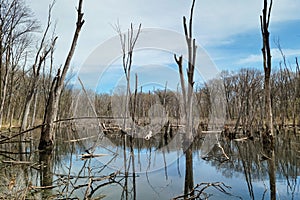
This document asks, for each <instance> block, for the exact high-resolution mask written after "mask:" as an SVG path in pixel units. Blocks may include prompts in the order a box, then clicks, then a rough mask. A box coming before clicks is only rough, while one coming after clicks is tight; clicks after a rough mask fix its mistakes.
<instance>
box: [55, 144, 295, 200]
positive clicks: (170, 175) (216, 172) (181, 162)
mask: <svg viewBox="0 0 300 200" xmlns="http://www.w3.org/2000/svg"><path fill="white" fill-rule="evenodd" d="M106 148H108V149H110V150H114V151H115V152H117V153H118V154H119V155H118V156H117V157H116V159H113V160H112V162H111V163H110V164H108V167H107V168H106V169H105V170H103V171H101V173H98V172H99V171H100V169H102V168H101V167H102V166H104V165H105V164H107V163H108V161H111V158H113V155H112V153H111V152H110V151H108V150H105V149H104V148H101V147H99V148H97V149H96V151H95V153H96V154H97V153H104V154H107V156H103V157H99V158H94V159H90V160H86V161H83V160H81V159H80V156H73V158H72V172H71V175H75V176H76V175H78V172H79V171H80V170H81V168H82V166H83V165H84V163H85V162H86V166H85V167H88V166H90V168H91V169H93V170H92V174H93V175H95V176H101V175H107V174H110V173H112V172H115V171H117V170H121V171H123V165H124V164H123V150H122V149H123V147H117V150H116V146H114V145H109V144H108V145H106ZM127 150H128V151H127V159H128V157H129V155H130V152H129V148H127ZM150 151H151V156H150ZM134 154H135V164H136V165H135V166H136V168H135V169H136V172H137V178H136V182H137V199H170V198H172V197H175V196H177V195H180V194H182V193H183V188H184V176H185V156H183V155H182V150H181V149H178V150H176V149H171V148H170V149H169V151H167V150H165V151H164V153H163V151H162V149H159V150H157V149H155V148H149V149H147V148H143V149H141V150H138V149H134ZM164 154H165V160H166V165H165V164H164ZM193 155H194V156H193V163H194V164H193V172H194V183H195V185H196V184H197V183H203V182H208V183H211V182H223V183H224V184H226V185H228V186H230V187H231V188H232V189H229V190H228V191H229V192H230V193H231V194H233V195H234V196H240V197H242V198H243V199H249V198H250V196H249V191H248V187H247V182H246V180H245V177H244V174H243V173H242V172H236V171H235V170H233V169H229V168H228V169H225V168H222V165H220V166H218V167H215V166H213V165H212V163H211V161H205V160H203V159H202V158H201V152H200V151H195V152H194V154H193ZM63 162H65V165H62V166H65V167H67V166H68V162H69V158H68V159H64V160H63ZM128 162H129V159H128V160H127V163H128ZM139 162H140V163H139ZM149 162H150V165H149ZM229 162H230V161H229ZM89 164H90V165H89ZM265 164H266V162H262V165H265ZM165 167H166V168H165ZM265 167H266V166H264V167H263V168H265ZM57 170H58V171H60V173H65V174H66V173H68V170H67V168H64V169H61V168H59V169H57ZM131 170H132V169H131V168H130V169H129V172H131ZM143 170H144V171H143ZM223 170H227V171H228V172H230V173H231V176H226V177H225V176H224V174H223V173H224V171H223ZM278 173H279V172H278ZM81 175H85V176H87V175H88V173H87V168H86V171H85V172H84V173H83V174H81ZM121 175H122V174H121ZM266 177H267V175H266ZM266 177H264V178H258V179H254V178H252V186H253V192H254V195H255V199H262V197H263V195H264V191H265V189H266V188H267V189H268V188H269V180H268V178H266ZM85 180H86V179H80V181H79V182H78V184H79V183H85ZM129 180H130V181H129V189H131V187H132V178H129ZM295 181H296V182H293V183H294V184H296V185H295V196H294V199H297V198H298V196H297V195H299V193H300V190H299V185H298V184H297V183H299V181H300V179H299V177H297V179H296V180H295ZM276 184H277V185H276V187H277V195H278V197H280V198H281V199H290V198H291V196H290V195H291V194H290V191H288V188H287V181H286V179H285V178H284V177H282V176H280V175H279V174H277V177H276ZM206 192H208V193H211V194H213V197H212V199H217V200H218V199H219V200H221V199H238V198H236V197H234V196H227V195H224V194H222V193H220V192H218V191H217V190H216V189H213V188H210V189H207V190H206ZM121 193H122V190H121V188H120V187H118V186H116V185H114V186H106V187H104V188H103V189H101V190H99V191H98V194H105V195H107V199H120V196H121ZM76 194H77V195H84V191H80V190H78V191H77V193H76ZM269 198H270V197H269V191H267V192H266V193H265V199H269Z"/></svg>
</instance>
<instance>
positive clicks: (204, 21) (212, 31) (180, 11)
mask: <svg viewBox="0 0 300 200" xmlns="http://www.w3.org/2000/svg"><path fill="white" fill-rule="evenodd" d="M26 2H28V4H29V6H30V7H31V8H32V9H33V11H34V12H35V13H36V16H37V18H39V19H40V20H41V21H42V22H45V21H46V19H47V12H46V11H47V7H48V4H50V3H51V2H52V0H44V1H40V0H28V1H26ZM190 3H191V2H190V1H186V0H178V1H176V2H175V1H174V0H164V1H160V0H152V1H140V0H122V1H120V0H103V1H101V2H99V1H85V2H84V13H85V15H84V18H85V20H86V23H85V24H84V27H83V29H82V33H81V35H80V40H79V43H78V48H77V49H76V54H75V58H74V63H75V64H76V65H80V64H82V63H83V62H84V60H85V59H86V58H87V57H88V55H89V54H90V52H92V51H93V50H94V49H95V48H96V47H97V46H98V45H99V44H101V43H102V42H104V41H105V40H107V39H108V38H110V37H111V36H113V35H115V34H116V33H115V31H114V30H113V28H112V25H113V24H115V23H116V22H117V21H118V20H119V22H120V24H121V26H122V28H123V29H124V30H125V29H127V27H128V26H129V24H130V23H131V22H133V23H134V24H138V23H142V25H143V27H158V28H167V29H171V30H175V31H177V32H180V33H182V32H183V29H182V16H183V15H188V14H189V7H190ZM76 4H77V2H76V1H69V0H60V1H57V3H56V6H55V7H54V12H53V19H54V20H57V21H58V24H57V35H58V36H59V40H58V43H57V51H56V59H57V62H58V63H59V64H60V63H62V61H63V60H64V58H65V57H66V54H67V51H68V48H69V44H70V42H71V36H72V34H73V31H74V24H75V20H76V10H75V7H76ZM299 7H300V1H298V0H285V1H275V2H274V5H273V12H272V23H276V22H284V21H287V20H295V19H299V18H300V15H299V9H298V8H299ZM261 8H262V1H261V0H252V1H236V0H218V1H197V3H196V7H195V19H194V27H195V29H194V33H195V34H194V35H195V37H196V38H197V41H198V42H199V43H200V44H204V45H220V44H224V43H227V42H228V41H229V42H230V41H231V40H232V38H231V37H232V36H234V35H236V34H239V33H243V32H247V31H249V30H253V29H256V28H257V29H259V15H260V12H261Z"/></svg>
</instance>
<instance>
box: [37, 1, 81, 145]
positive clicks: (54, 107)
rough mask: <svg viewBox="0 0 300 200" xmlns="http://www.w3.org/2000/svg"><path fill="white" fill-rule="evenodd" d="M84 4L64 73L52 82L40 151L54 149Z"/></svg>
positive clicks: (78, 18)
mask: <svg viewBox="0 0 300 200" xmlns="http://www.w3.org/2000/svg"><path fill="white" fill-rule="evenodd" d="M82 2H83V0H79V3H78V8H77V22H76V29H75V33H74V36H73V41H72V44H71V48H70V50H69V53H68V56H67V58H66V61H65V64H64V66H63V69H62V72H61V70H60V69H59V70H58V72H57V74H56V76H55V78H54V79H53V81H52V86H51V90H50V92H49V97H48V101H47V104H46V109H45V114H44V121H43V122H44V124H45V126H43V127H42V131H41V138H40V144H39V149H40V150H52V148H53V144H54V142H53V134H54V124H53V122H54V120H56V117H57V112H58V104H59V100H60V95H61V92H62V89H63V85H64V80H65V78H66V75H67V72H68V69H69V67H70V63H71V60H72V57H73V55H74V52H75V48H76V45H77V41H78V37H79V33H80V30H81V27H82V26H83V24H84V20H83V13H82Z"/></svg>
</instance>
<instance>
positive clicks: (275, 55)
mask: <svg viewBox="0 0 300 200" xmlns="http://www.w3.org/2000/svg"><path fill="white" fill-rule="evenodd" d="M282 52H283V54H284V56H285V57H286V59H287V60H289V59H294V58H295V57H298V56H300V49H282ZM271 54H272V59H273V62H279V61H280V60H282V59H283V58H282V55H281V53H280V51H279V50H278V49H277V48H273V49H271ZM258 62H262V55H261V54H252V55H249V56H247V57H245V58H242V59H240V60H238V61H237V64H238V65H245V64H253V63H258Z"/></svg>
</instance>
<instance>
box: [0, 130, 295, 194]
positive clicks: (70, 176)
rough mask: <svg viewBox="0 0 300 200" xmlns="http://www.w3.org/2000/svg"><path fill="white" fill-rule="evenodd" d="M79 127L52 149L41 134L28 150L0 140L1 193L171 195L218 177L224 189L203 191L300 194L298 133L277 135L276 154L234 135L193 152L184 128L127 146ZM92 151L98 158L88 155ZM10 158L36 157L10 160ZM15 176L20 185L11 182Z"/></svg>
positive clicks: (205, 138) (212, 137)
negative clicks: (43, 146)
mask: <svg viewBox="0 0 300 200" xmlns="http://www.w3.org/2000/svg"><path fill="white" fill-rule="evenodd" d="M80 131H81V133H80ZM80 131H78V133H77V134H78V135H77V136H74V133H71V132H69V131H61V133H59V134H58V135H59V136H56V139H57V145H56V147H55V151H54V152H53V153H52V154H45V155H43V154H41V155H40V154H39V153H38V152H36V151H34V149H35V148H36V145H35V143H36V141H35V140H33V141H32V142H31V143H30V142H27V143H22V145H23V150H25V151H27V154H17V153H15V154H12V153H11V152H18V149H19V148H20V145H19V144H18V143H14V144H1V154H0V159H1V160H2V161H3V162H2V163H1V164H0V166H1V179H2V181H1V182H2V185H1V188H2V189H0V191H1V192H0V193H2V194H1V196H3V195H4V194H7V195H10V194H11V193H13V192H18V189H19V193H20V191H21V192H24V191H23V189H24V187H25V186H27V189H28V185H33V186H37V187H35V188H34V189H32V188H29V189H28V191H27V192H28V193H27V198H28V199H30V198H31V199H46V198H49V199H67V198H75V199H84V198H85V197H89V198H91V199H102V198H103V199H172V198H174V197H177V196H179V195H183V194H184V188H185V186H187V185H189V184H193V186H196V185H197V184H201V185H200V186H199V188H198V189H201V188H204V187H205V186H207V184H208V183H215V184H216V185H217V184H220V186H222V188H223V189H224V191H223V192H222V191H219V190H217V188H215V187H213V186H210V187H208V188H207V189H205V190H203V192H202V194H201V196H200V197H201V198H204V197H209V199H271V188H272V189H274V188H275V192H276V198H277V199H300V184H299V181H300V178H299V175H300V133H299V131H298V132H297V131H296V132H294V131H287V130H286V131H282V132H281V133H279V134H278V135H276V145H275V150H274V152H273V154H272V153H271V154H270V152H269V150H268V149H264V148H263V147H262V144H261V142H260V141H259V140H258V139H254V140H249V139H247V140H241V141H235V140H229V139H225V138H223V137H222V136H221V135H220V134H219V133H207V134H203V135H202V136H200V137H199V138H197V139H195V140H194V141H193V144H192V146H191V147H190V149H191V155H187V153H186V151H185V150H184V149H186V147H183V148H182V142H181V141H182V139H181V137H182V136H181V134H180V131H179V132H178V133H177V134H174V135H171V136H170V135H167V136H165V137H164V136H163V134H156V135H155V136H154V137H152V138H151V139H150V140H145V139H142V138H140V139H133V140H132V141H130V138H129V137H128V136H127V137H126V145H125V146H126V147H125V148H124V140H125V137H124V136H120V135H118V134H110V135H109V136H104V135H101V136H99V137H98V133H97V130H93V129H91V130H87V129H83V130H80ZM75 135H76V134H75ZM79 135H80V137H79ZM89 137H90V138H89ZM74 138H85V139H83V140H80V141H75V140H73V139H74ZM21 149H22V148H21ZM222 149H223V150H222ZM4 150H5V151H4ZM86 150H88V151H92V152H93V154H95V155H96V156H100V157H94V158H90V159H82V158H81V154H85V153H86V152H85V151H86ZM8 152H10V153H8ZM124 152H125V153H124ZM226 156H228V158H229V160H228V159H227V158H226ZM187 158H188V159H189V160H190V161H191V163H190V162H189V161H188V159H187ZM11 160H24V161H29V162H30V163H28V164H15V163H14V164H10V163H7V161H11ZM186 163H188V164H186ZM13 179H15V180H16V182H17V183H18V184H19V185H18V184H15V186H14V187H13V188H9V187H8V186H7V185H9V183H10V182H11V180H13ZM223 184H224V185H223ZM225 185H226V186H228V187H225ZM271 185H272V186H271ZM40 186H45V187H47V186H51V187H50V189H39V188H38V187H40ZM52 186H53V188H52ZM274 186H275V187H274ZM219 189H220V188H219ZM224 192H226V193H224ZM273 192H274V191H273Z"/></svg>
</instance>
